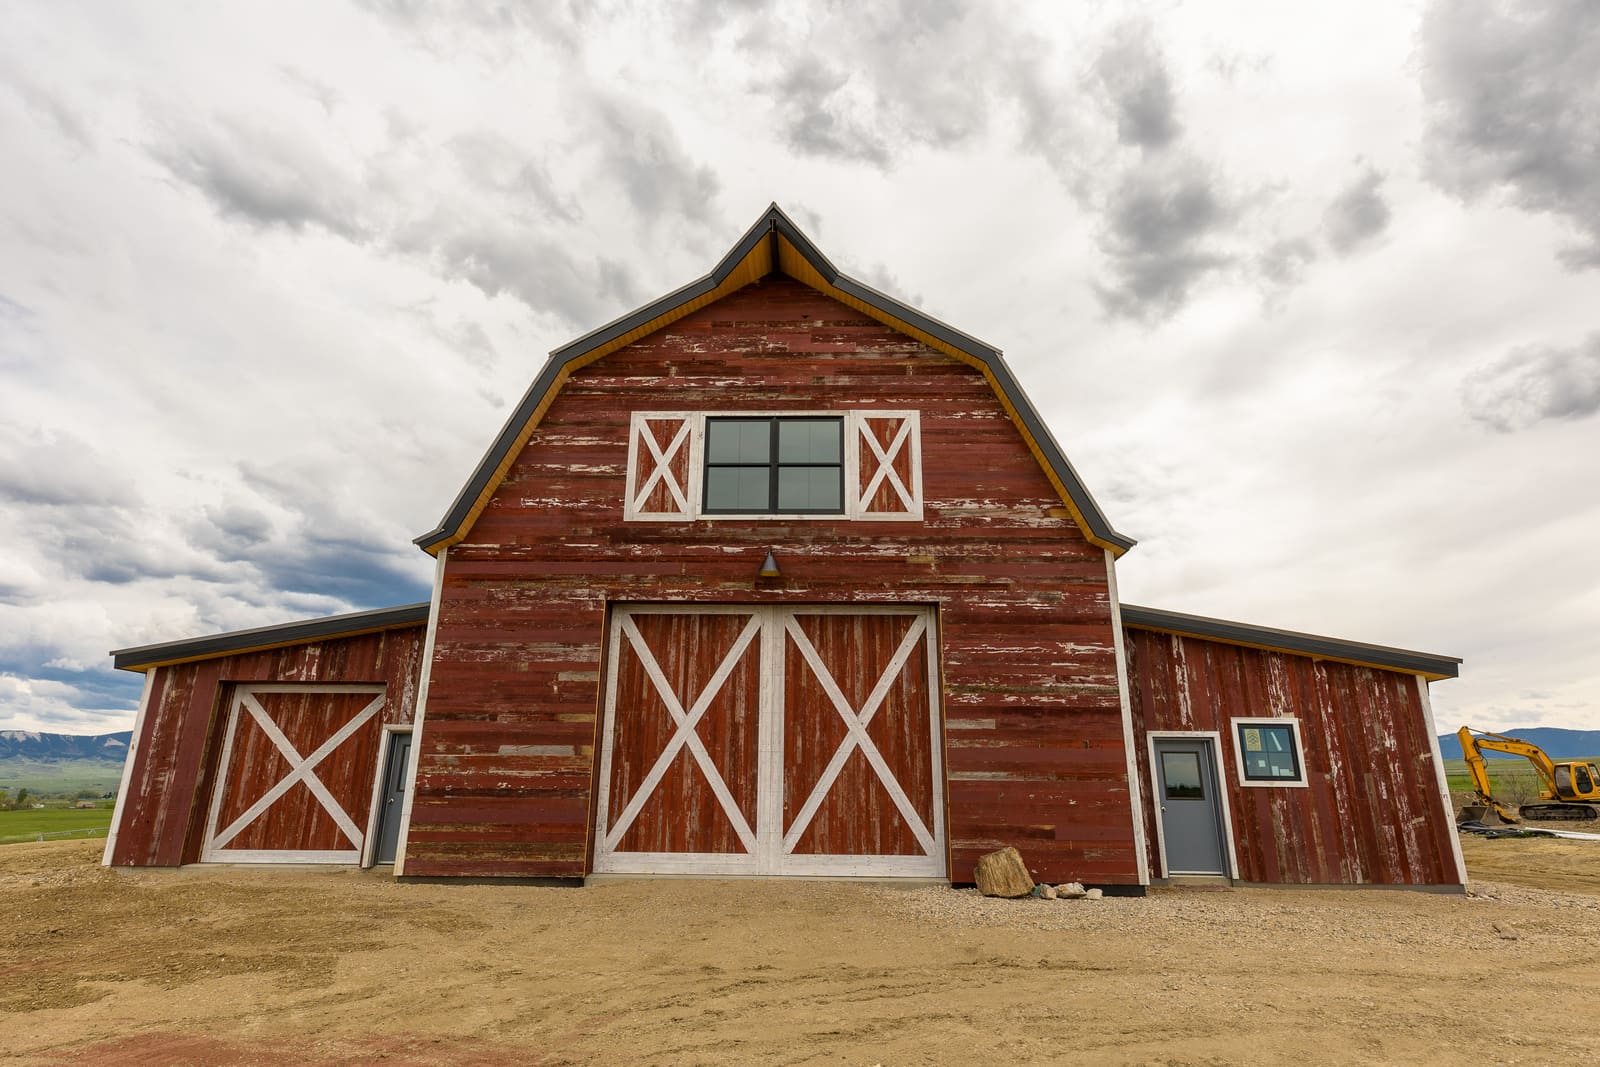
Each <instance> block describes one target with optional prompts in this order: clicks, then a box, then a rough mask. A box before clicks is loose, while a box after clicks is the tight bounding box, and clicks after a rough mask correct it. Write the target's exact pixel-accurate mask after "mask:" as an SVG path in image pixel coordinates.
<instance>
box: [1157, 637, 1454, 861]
mask: <svg viewBox="0 0 1600 1067" xmlns="http://www.w3.org/2000/svg"><path fill="white" fill-rule="evenodd" d="M1127 648H1128V663H1129V666H1128V673H1129V689H1130V693H1129V696H1130V699H1131V702H1132V705H1133V723H1134V730H1135V733H1136V736H1137V739H1138V744H1137V745H1136V746H1135V747H1136V748H1137V749H1138V757H1139V773H1140V775H1141V776H1142V777H1141V781H1143V782H1145V783H1146V784H1147V785H1148V783H1149V782H1150V759H1149V752H1148V746H1146V744H1145V740H1144V739H1145V735H1146V732H1147V731H1153V730H1215V731H1218V732H1219V733H1220V734H1221V736H1222V753H1221V757H1222V765H1223V766H1222V769H1223V779H1224V781H1225V782H1226V783H1227V790H1228V803H1229V806H1230V807H1231V808H1232V815H1233V828H1234V835H1235V837H1234V841H1235V848H1236V850H1237V853H1238V861H1239V871H1238V875H1239V878H1240V879H1242V880H1244V881H1247V882H1287V883H1298V884H1311V885H1316V884H1353V883H1376V884H1390V885H1455V884H1459V882H1460V877H1459V875H1458V874H1457V872H1456V866H1455V858H1454V853H1453V851H1452V849H1451V844H1450V838H1451V835H1453V834H1454V833H1455V828H1454V827H1453V826H1452V825H1451V823H1450V820H1449V819H1448V818H1447V816H1446V811H1445V808H1444V806H1443V804H1442V803H1441V801H1440V798H1439V789H1438V779H1437V776H1436V773H1435V770H1434V764H1433V751H1432V742H1431V740H1430V738H1429V736H1428V725H1427V718H1426V716H1425V715H1424V713H1423V708H1422V697H1421V693H1420V691H1419V689H1418V680H1417V676H1416V675H1414V674H1402V673H1399V672H1395V671H1386V670H1377V669H1374V668H1370V667H1357V666H1353V665H1351V664H1346V663H1334V662H1330V661H1327V660H1314V659H1311V658H1309V657H1306V656H1297V655H1290V654H1288V653H1282V652H1269V651H1264V650H1261V649H1255V648H1246V647H1241V646H1239V645H1230V644H1224V643H1221V642H1216V641H1208V640H1205V639H1203V638H1197V637H1182V636H1178V635H1174V634H1166V633H1158V632H1154V631H1150V630H1141V629H1133V628H1130V629H1129V630H1128V631H1127ZM1266 716H1286V717H1293V718H1297V719H1299V720H1300V733H1301V740H1302V744H1303V746H1304V752H1303V753H1302V758H1303V759H1304V761H1305V768H1306V775H1307V782H1308V783H1309V787H1308V788H1295V787H1283V788H1258V787H1247V786H1242V785H1240V784H1239V780H1238V772H1237V770H1236V769H1235V767H1236V764H1235V756H1234V745H1235V740H1234V737H1233V730H1232V726H1231V724H1230V722H1229V720H1230V719H1231V718H1252V717H1266ZM1146 795H1147V796H1148V795H1150V791H1149V790H1148V789H1147V790H1146ZM1144 818H1145V825H1146V828H1147V833H1148V834H1149V839H1150V841H1151V843H1152V844H1151V849H1150V864H1151V875H1152V877H1154V876H1158V875H1159V874H1160V871H1159V870H1158V869H1157V867H1156V864H1157V862H1158V860H1157V853H1156V849H1155V845H1154V842H1155V840H1156V822H1155V811H1154V808H1153V806H1152V805H1151V804H1149V803H1147V804H1146V805H1145V812H1144Z"/></svg>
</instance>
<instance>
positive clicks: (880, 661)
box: [781, 609, 944, 876]
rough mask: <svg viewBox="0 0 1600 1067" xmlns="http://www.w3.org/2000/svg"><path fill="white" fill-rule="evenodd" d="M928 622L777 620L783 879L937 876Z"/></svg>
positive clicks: (858, 617) (934, 710)
mask: <svg viewBox="0 0 1600 1067" xmlns="http://www.w3.org/2000/svg"><path fill="white" fill-rule="evenodd" d="M928 614H929V613H928V612H926V611H924V610H918V611H915V612H905V613H892V614H891V613H883V612H879V611H874V612H871V613H865V612H856V611H850V612H846V613H839V612H827V611H826V609H818V610H816V611H811V612H793V613H785V617H784V619H783V624H784V630H783V662H782V670H783V703H782V712H783V749H784V760H783V859H782V864H781V869H782V870H783V871H784V872H785V873H791V874H871V875H892V874H904V875H923V876H936V875H942V874H943V873H944V828H943V819H944V806H943V805H942V804H940V803H939V802H938V796H939V792H938V784H939V781H940V778H941V771H940V764H939V754H938V751H937V748H936V747H935V739H936V738H937V737H938V734H939V720H938V707H937V704H936V703H935V702H934V701H932V700H931V699H930V693H932V692H933V691H934V688H935V683H934V677H935V676H934V674H933V642H932V634H931V633H930V632H929V630H930V627H929V619H928Z"/></svg>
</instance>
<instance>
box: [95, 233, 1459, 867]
mask: <svg viewBox="0 0 1600 1067" xmlns="http://www.w3.org/2000/svg"><path fill="white" fill-rule="evenodd" d="M417 544H418V545H420V546H421V548H422V549H423V550H424V551H426V552H429V553H431V554H433V555H434V556H435V557H436V558H437V561H438V565H437V571H436V574H437V578H436V581H435V584H434V591H433V599H432V602H431V603H430V604H416V605H410V606H405V607H399V608H392V609H385V610H380V611H368V612H360V613H357V614H353V615H345V616H338V617H334V618H328V619H316V620H311V621H308V622H300V623H293V624H290V625H286V626H279V627H268V628H265V629H259V630H251V631H245V632H240V633H231V634H221V635H217V636H212V637H204V638H199V639H195V640H189V641H178V642H172V643H168V644H162V645H152V646H147V647H143V648H134V649H125V650H122V651H119V652H116V653H114V654H113V655H114V656H115V663H116V666H118V667H120V668H124V669H129V670H137V671H143V672H144V673H145V677H146V686H145V695H144V699H143V701H142V703H141V705H140V711H139V718H138V723H137V725H136V726H135V729H134V742H133V746H132V751H130V753H129V757H128V762H127V766H126V769H125V771H124V777H123V785H122V790H121V792H120V794H119V797H118V801H117V811H116V816H115V819H114V822H113V832H112V836H111V839H110V840H109V841H108V842H107V845H106V863H108V864H112V865H154V866H174V865H178V864H185V863H196V862H284V861H287V862H298V863H304V862H326V863H342V864H363V865H370V864H374V863H388V862H391V861H392V862H393V864H394V872H395V874H396V875H403V876H406V877H455V876H467V877H475V878H555V879H582V878H586V877H591V876H596V875H608V874H657V873H675V874H705V875H757V876H782V875H833V876H856V877H909V878H924V879H930V878H931V879H948V880H951V881H954V882H967V881H970V880H971V878H972V871H973V865H974V863H975V862H976V860H977V858H978V857H979V856H981V855H982V854H984V853H985V852H988V851H991V850H993V849H995V848H998V847H1000V846H1003V845H1015V846H1016V847H1018V848H1019V849H1020V850H1021V851H1022V853H1023V855H1024V856H1025V857H1026V859H1027V861H1028V863H1029V865H1030V866H1031V867H1032V868H1033V869H1034V872H1035V874H1036V877H1038V878H1039V879H1040V880H1047V881H1066V880H1069V879H1071V880H1077V881H1081V882H1085V883H1089V884H1095V885H1101V886H1105V887H1108V888H1110V889H1113V890H1115V891H1122V892H1140V891H1142V887H1143V886H1145V885H1148V884H1150V883H1151V882H1153V881H1154V882H1159V881H1161V880H1164V879H1168V878H1173V877H1178V876H1183V875H1192V876H1208V877H1213V878H1224V879H1229V880H1232V881H1235V882H1240V883H1297V884H1308V885H1325V884H1348V883H1376V884H1388V885H1413V886H1447V887H1448V886H1460V885H1462V884H1463V883H1464V881H1465V873H1464V870H1463V867H1462V864H1461V858H1460V853H1459V849H1458V848H1457V845H1456V838H1455V833H1454V828H1453V825H1452V820H1451V818H1450V811H1449V808H1448V801H1447V794H1446V793H1445V791H1444V782H1443V770H1442V764H1441V761H1440V758H1439V752H1438V749H1437V746H1436V744H1435V742H1434V733H1435V731H1434V727H1433V722H1432V716H1431V712H1430V710H1429V706H1428V683H1429V682H1430V681H1433V680H1436V679H1440V678H1445V677H1453V676H1454V675H1455V674H1456V670H1457V664H1458V663H1459V661H1458V660H1455V659H1452V658H1449V657H1444V656H1436V655H1428V654H1424V653H1417V652H1409V651H1405V650H1401V649H1393V648H1385V647H1381V646H1375V645H1367V644H1359V643H1356V642H1350V641H1341V640H1334V639H1331V638H1324V637H1317V636H1313V635H1308V634H1300V633H1290V632H1286V631H1280V630H1272V629H1267V628H1263V627H1256V626H1247V625H1243V624H1238V623H1232V622H1225V621H1222V620H1217V619H1210V618H1200V617H1196V616H1190V615H1181V614H1177V613H1174V612H1164V611H1157V610H1153V609H1149V608H1135V607H1133V606H1131V605H1124V604H1121V603H1120V602H1119V600H1118V597H1117V586H1116V560H1117V558H1118V557H1119V556H1120V555H1121V554H1122V553H1124V552H1126V551H1127V550H1128V549H1129V548H1131V547H1132V546H1133V541H1132V540H1130V539H1129V538H1127V537H1125V536H1124V535H1122V534H1121V533H1119V532H1117V530H1116V529H1115V528H1114V527H1113V526H1112V525H1111V523H1110V522H1109V521H1108V520H1107V519H1106V517H1105V515H1104V514H1102V512H1101V511H1100V509H1099V507H1098V506H1097V505H1096V504H1095V501H1094V498H1093V497H1092V496H1091V495H1090V494H1089V492H1088V490H1087V489H1086V488H1085V487H1084V485H1083V484H1082V482H1081V481H1080V480H1079V478H1078V476H1077V473H1076V472H1075V471H1074V470H1073V468H1072V465H1071V463H1069V462H1068V460H1067V458H1066V456H1065V455H1064V454H1063V453H1062V451H1061V449H1060V447H1059V446H1058V445H1057V444H1056V442H1055V440H1054V438H1053V437H1052V436H1051V434H1050V431H1049V429H1048V428H1047V427H1046V426H1045V425H1044V423H1043V422H1042V421H1041V419H1040V418H1039V416H1038V413H1037V412H1036V411H1035V410H1034V408H1033V406H1032V404H1031V403H1029V401H1028V398H1027V397H1026V396H1025V395H1023V393H1022V390H1021V389H1020V388H1019V387H1018V385H1017V382H1016V380H1015V379H1014V378H1013V377H1012V375H1011V372H1010V371H1009V370H1008V369H1007V367H1006V364H1005V362H1004V360H1003V359H1002V358H1001V355H1000V353H999V351H998V350H996V349H994V348H991V347H990V346H988V345H986V344H984V343H983V342H981V341H979V340H977V339H976V338H973V337H970V336H968V335H967V334H964V333H962V332H960V331H959V330H956V329H954V328H952V327H950V326H947V325H945V324H943V323H941V322H938V321H936V320H934V319H932V318H929V317H928V316H927V315H924V314H922V313H921V312H919V311H917V310H915V309H914V308H911V307H908V306H906V305H904V304H901V303H899V302H898V301H896V300H894V299H892V298H890V297H888V296H885V295H884V294H882V293H880V292H877V291H876V290H874V289H871V288H869V287H867V286H865V285H863V284H861V283H860V282H857V281H855V280H854V279H851V278H849V277H847V276H845V275H843V274H840V273H839V272H838V271H837V270H836V269H834V267H833V265H832V264H831V263H829V262H828V260H827V259H826V258H825V257H824V256H823V255H822V253H821V252H820V251H818V250H817V248H816V247H815V246H814V245H813V244H812V243H811V241H810V240H809V239H807V238H806V236H805V235H804V234H803V233H801V232H800V230H799V229H798V228H797V227H796V226H795V225H794V223H793V222H791V221H790V220H789V218H788V217H787V216H786V215H784V214H783V212H782V211H780V210H779V209H778V208H777V207H776V206H774V207H773V208H771V209H770V210H769V211H767V212H766V213H765V214H764V215H762V217H761V218H760V219H759V220H757V222H756V224H755V225H754V226H752V227H751V228H750V230H749V231H748V232H747V233H745V235H744V236H743V237H741V238H740V239H739V241H738V243H737V244H736V245H735V246H734V247H733V249H732V251H730V252H729V253H728V255H727V256H726V257H724V258H723V260H722V261H721V262H720V263H719V264H717V266H716V267H715V269H713V270H712V271H711V273H709V274H707V275H706V276H705V277H703V278H701V279H699V280H698V281H695V282H691V283H690V284H688V285H686V286H684V287H683V288H681V289H679V290H677V291H676V292H673V293H671V294H669V295H668V296H666V297H663V298H662V299H660V300H658V301H656V302H655V303H653V304H650V305H648V306H646V307H644V308H641V309H639V310H638V311H635V312H633V313H632V314H630V315H627V316H625V317H623V318H621V319H618V320H617V321H615V322H613V323H611V324H609V325H607V326H603V327H601V328H600V329H598V330H596V331H594V332H593V333H590V334H588V335H586V336H584V337H581V338H579V339H578V340H576V341H573V342H572V343H570V344H568V345H566V346H565V347H563V348H560V349H557V350H556V351H555V352H554V353H552V355H551V357H550V360H549V362H548V363H547V364H546V366H545V368H544V370H543V372H542V373H541V374H540V375H539V377H538V379H537V380H536V381H535V382H534V383H533V385H532V386H531V387H530V388H529V390H528V392H527V394H526V395H525V396H524V397H523V399H522V402H521V404H520V405H518V407H517V409H516V411H515V413H514V414H513V415H512V416H511V418H510V419H509V421H508V422H507V423H506V426H505V428H504V429H503V430H502V431H501V433H500V436H499V437H498V438H497V439H496V440H495V441H494V443H493V444H492V445H491V446H490V448H489V450H488V452H487V453H486V454H485V455H484V457H483V460H482V461H481V462H480V463H479V465H478V468H477V469H476V470H475V471H473V472H472V474H471V477H470V478H469V479H468V480H467V482H466V485H465V487H464V488H463V489H462V491H461V493H460V495H459V496H458V497H457V498H456V500H455V503H454V504H453V505H452V506H451V507H450V509H449V511H448V513H447V514H446V515H445V517H444V519H443V520H442V521H441V522H440V524H439V526H438V528H437V529H435V530H433V531H431V532H430V533H428V534H425V535H424V536H422V537H420V538H418V539H417Z"/></svg>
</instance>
